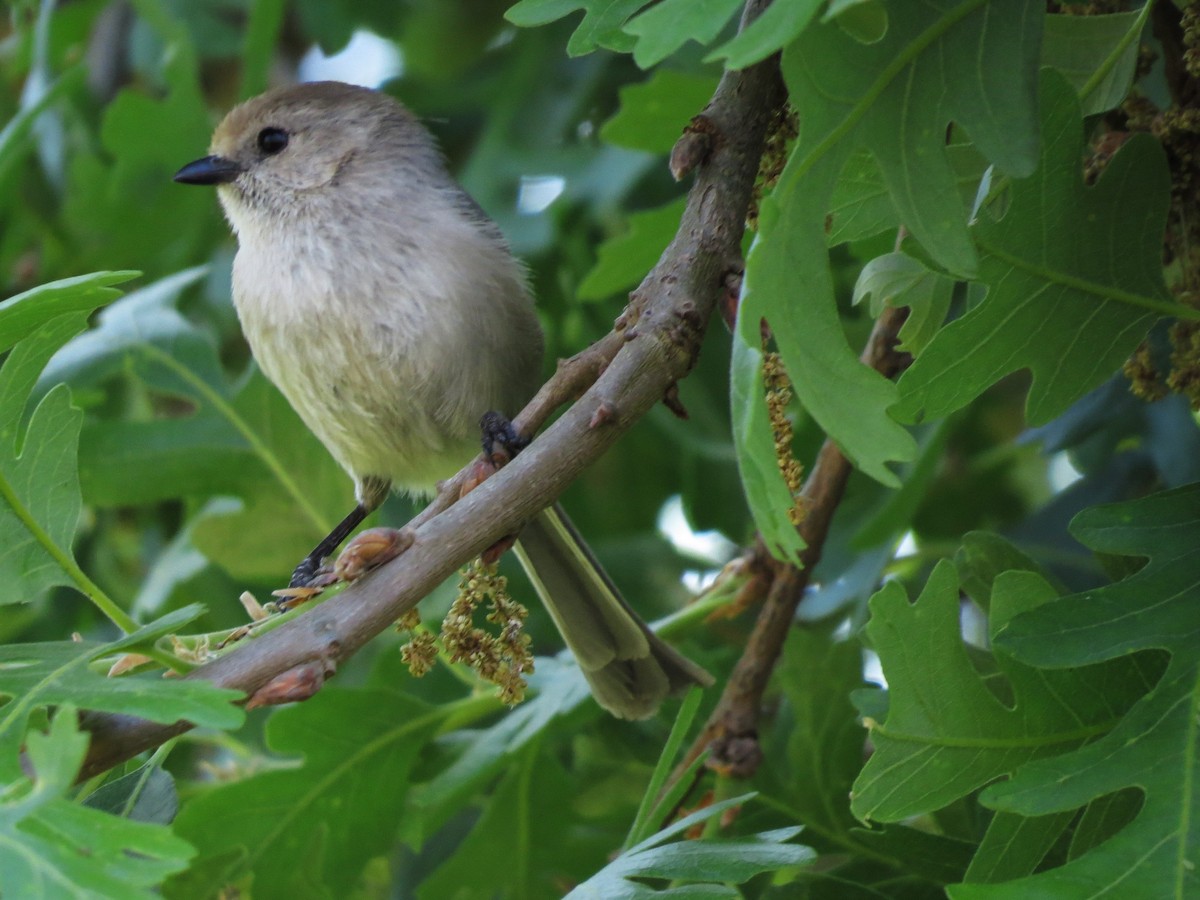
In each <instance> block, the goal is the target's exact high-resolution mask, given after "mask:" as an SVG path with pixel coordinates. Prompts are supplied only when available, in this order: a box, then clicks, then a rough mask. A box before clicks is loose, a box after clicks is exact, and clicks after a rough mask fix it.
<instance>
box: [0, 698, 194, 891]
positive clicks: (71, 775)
mask: <svg viewBox="0 0 1200 900" xmlns="http://www.w3.org/2000/svg"><path fill="white" fill-rule="evenodd" d="M87 743H88V739H87V736H86V734H84V733H82V732H80V731H79V728H78V724H77V722H76V716H75V710H74V707H72V706H70V705H65V706H63V707H61V708H60V709H59V710H58V712H57V714H56V715H55V716H54V719H53V721H52V722H51V724H50V731H49V732H48V733H47V734H41V733H39V732H33V733H31V734H30V735H29V738H28V750H29V762H30V766H31V769H32V777H31V778H30V779H29V780H28V781H27V782H26V783H25V784H23V785H21V787H22V788H24V790H23V792H18V791H13V790H12V788H10V790H9V792H7V793H6V794H5V795H4V797H3V798H0V892H2V893H3V894H4V896H6V897H111V898H125V897H130V898H139V897H146V898H152V897H156V896H158V893H157V892H156V891H154V890H152V888H153V887H154V886H156V885H157V884H159V883H160V882H161V881H162V879H163V878H165V877H166V876H167V875H169V874H171V873H172V872H178V871H180V870H182V869H183V868H185V866H186V865H187V860H188V858H189V857H191V856H192V855H193V851H192V848H191V847H190V846H189V845H188V844H187V843H186V842H185V841H182V840H180V839H179V838H177V837H175V836H174V835H173V834H171V833H170V832H169V831H168V830H167V829H166V828H164V827H162V826H159V825H149V824H146V823H142V822H132V821H129V820H127V819H121V818H117V817H116V816H111V815H108V814H106V813H103V812H100V811H99V810H96V809H89V808H86V807H83V806H79V805H77V804H75V803H72V802H70V801H69V800H67V799H66V798H65V794H66V792H67V791H68V790H69V789H70V787H71V784H72V782H73V781H74V780H75V775H76V773H77V772H78V770H79V765H80V763H82V761H83V757H84V754H85V753H86V752H87ZM22 780H23V781H24V779H22ZM18 793H19V799H12V798H13V797H14V795H18Z"/></svg>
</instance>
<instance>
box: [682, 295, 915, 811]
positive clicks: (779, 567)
mask: <svg viewBox="0 0 1200 900" xmlns="http://www.w3.org/2000/svg"><path fill="white" fill-rule="evenodd" d="M907 315H908V310H907V309H903V308H901V309H896V308H892V307H888V308H887V309H885V310H884V311H883V313H882V314H881V315H880V317H879V318H878V319H877V320H876V321H875V326H874V328H873V329H872V331H871V336H870V338H869V340H868V342H867V346H866V348H865V349H864V350H863V353H862V356H861V357H860V358H861V360H862V362H863V363H864V364H865V365H868V366H870V367H871V368H873V369H875V370H876V371H878V372H880V373H881V374H883V375H884V376H885V377H887V378H892V377H894V376H895V375H896V374H897V373H899V371H900V370H901V369H902V368H903V367H904V366H905V365H906V364H907V362H908V355H907V354H904V353H900V352H898V351H897V350H896V349H895V345H896V335H897V333H898V332H899V330H900V326H901V325H903V324H904V320H905V318H907ZM850 471H851V466H850V462H849V460H847V459H846V457H845V455H843V453H842V452H841V450H839V449H838V447H837V444H835V443H834V442H833V441H832V440H829V439H826V440H825V442H824V444H822V445H821V449H820V451H819V452H818V454H817V459H816V462H815V463H814V464H813V467H812V471H811V473H810V474H809V476H808V478H807V480H806V481H805V483H804V489H803V491H802V496H803V506H804V510H805V518H804V521H803V522H801V523H800V536H801V537H802V538H803V539H804V543H805V545H806V546H805V549H804V552H803V553H802V554H801V555H800V560H801V565H800V566H799V567H797V566H793V565H788V564H785V563H780V562H778V561H775V560H773V559H770V558H769V557H767V552H766V549H765V548H763V547H762V546H761V542H760V545H759V548H758V554H759V557H760V561H762V562H767V561H768V560H769V562H767V564H768V565H769V566H770V567H771V569H772V571H773V576H772V578H771V582H770V587H769V588H768V589H767V595H766V601H765V602H764V604H763V607H762V609H761V610H760V612H759V614H758V618H757V619H756V620H755V623H754V628H753V630H752V631H751V633H750V638H749V640H747V642H746V649H745V650H744V651H743V652H742V655H741V657H740V658H739V659H738V661H737V664H736V665H735V666H734V669H733V672H732V673H731V675H730V676H729V680H728V681H727V682H726V683H725V690H724V691H723V692H722V693H721V699H720V700H718V701H717V705H716V707H715V708H714V709H713V711H712V713H711V715H709V717H708V721H707V722H705V724H704V728H703V729H701V731H700V734H699V735H697V737H696V739H695V741H694V742H693V743H692V746H691V747H690V748H689V749H688V752H687V753H686V754H685V755H684V757H683V759H682V760H681V761H680V763H679V764H678V765H677V766H676V768H675V770H674V772H672V774H671V778H670V779H669V781H668V784H673V783H675V782H676V781H678V779H680V778H683V777H685V776H686V774H687V770H688V768H689V767H690V765H691V764H692V763H693V762H694V761H695V760H696V759H697V758H698V757H699V756H700V754H702V753H703V752H704V751H705V750H709V751H710V755H709V758H708V760H707V762H706V765H707V766H708V767H709V768H710V769H715V770H717V771H718V772H721V773H722V774H724V775H728V776H730V777H734V778H749V777H750V776H751V775H753V774H754V772H755V770H756V769H757V768H758V765H759V763H760V762H762V750H761V749H760V747H759V742H758V722H759V719H760V716H761V710H762V700H763V695H764V693H765V692H766V689H767V684H768V682H769V681H770V678H771V673H772V672H773V671H774V670H775V665H776V664H777V663H778V662H779V657H780V654H782V652H783V645H784V642H785V641H786V640H787V636H788V634H789V632H790V630H791V627H792V623H793V621H794V618H795V615H796V607H797V606H798V605H799V603H800V600H801V598H802V597H803V596H804V590H805V588H807V587H808V583H809V579H810V578H811V575H812V571H813V568H814V567H815V566H816V564H817V562H818V561H819V560H820V558H821V552H822V550H823V549H824V547H825V539H826V538H827V537H828V535H829V526H830V523H831V522H832V521H833V514H834V512H835V511H836V510H837V507H838V504H840V503H841V500H842V495H843V493H844V492H845V489H846V481H847V480H848V479H849V477H850ZM695 777H696V778H699V774H697V775H696V776H695ZM664 790H665V789H664Z"/></svg>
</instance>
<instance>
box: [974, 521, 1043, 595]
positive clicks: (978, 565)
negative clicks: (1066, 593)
mask: <svg viewBox="0 0 1200 900" xmlns="http://www.w3.org/2000/svg"><path fill="white" fill-rule="evenodd" d="M954 565H955V568H957V569H958V578H959V581H960V582H961V584H962V586H963V590H965V591H966V592H967V594H969V595H970V596H971V598H972V599H973V600H974V601H975V602H976V603H978V604H979V605H980V607H982V608H983V609H985V610H986V609H988V608H989V607H990V606H991V602H992V588H993V587H994V586H995V583H996V579H997V578H998V577H1000V575H1001V574H1002V573H1004V572H1008V571H1010V570H1018V571H1021V572H1036V573H1037V574H1038V575H1041V576H1042V577H1043V578H1045V579H1046V580H1047V581H1048V582H1050V583H1051V584H1053V583H1054V582H1053V579H1052V578H1051V576H1050V575H1049V574H1048V573H1047V572H1046V571H1045V570H1044V569H1042V567H1041V566H1039V565H1038V564H1037V563H1036V562H1034V561H1033V559H1032V558H1031V557H1030V556H1028V555H1027V554H1026V553H1024V552H1023V551H1022V550H1020V549H1019V548H1018V547H1015V546H1014V545H1013V544H1011V543H1009V541H1008V540H1006V539H1005V538H1003V537H1001V536H1000V535H998V534H991V533H990V532H986V531H969V532H967V533H966V534H965V535H963V539H962V545H961V546H960V547H959V548H958V550H957V552H955V554H954Z"/></svg>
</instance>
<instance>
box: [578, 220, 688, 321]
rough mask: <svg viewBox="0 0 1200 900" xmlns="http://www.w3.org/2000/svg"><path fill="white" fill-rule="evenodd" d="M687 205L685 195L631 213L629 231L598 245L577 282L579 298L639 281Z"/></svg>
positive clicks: (593, 296)
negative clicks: (588, 267) (592, 262)
mask: <svg viewBox="0 0 1200 900" xmlns="http://www.w3.org/2000/svg"><path fill="white" fill-rule="evenodd" d="M686 205H687V200H686V198H681V199H679V200H676V201H675V202H673V203H668V204H667V205H666V206H661V207H659V208H658V209H652V210H647V211H645V212H636V213H633V214H631V215H630V216H629V230H628V231H626V232H624V233H623V234H619V235H617V236H616V237H611V238H609V239H608V240H607V241H605V242H604V243H603V244H601V245H600V249H599V250H598V251H597V252H596V255H597V257H598V258H597V260H596V265H595V266H593V267H592V270H591V271H590V272H588V274H587V277H586V278H584V279H583V281H582V282H581V283H580V285H579V296H580V298H581V299H584V300H601V299H604V298H605V297H611V296H612V295H613V294H616V293H618V292H619V291H623V290H629V289H630V288H633V287H636V286H637V285H638V284H640V283H641V280H642V279H643V278H645V277H646V273H647V272H649V271H650V270H651V269H652V268H654V265H655V263H657V262H658V258H659V256H661V255H662V252H663V250H665V249H666V247H667V245H668V244H669V243H671V239H672V238H673V237H674V236H675V231H676V229H677V228H679V219H680V217H681V216H682V215H683V209H684V207H685V206H686Z"/></svg>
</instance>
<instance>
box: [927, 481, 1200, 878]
mask: <svg viewBox="0 0 1200 900" xmlns="http://www.w3.org/2000/svg"><path fill="white" fill-rule="evenodd" d="M1071 531H1072V532H1073V533H1074V534H1075V536H1076V537H1077V538H1078V539H1079V540H1080V541H1082V542H1083V543H1084V544H1086V545H1087V546H1088V547H1090V548H1092V549H1093V550H1095V551H1098V552H1103V553H1112V554H1120V555H1125V556H1132V557H1148V558H1149V562H1148V563H1147V564H1146V565H1145V566H1144V567H1143V568H1142V569H1140V570H1139V571H1138V572H1137V573H1136V574H1134V575H1131V576H1130V577H1128V578H1126V579H1124V580H1123V581H1120V582H1118V583H1116V584H1113V585H1110V586H1108V587H1105V588H1102V589H1100V590H1093V591H1086V592H1084V593H1082V594H1074V595H1072V596H1069V597H1064V598H1063V599H1061V600H1059V601H1057V602H1055V603H1051V604H1048V605H1046V606H1044V607H1041V608H1039V609H1036V610H1034V611H1032V612H1029V613H1026V614H1025V615H1023V616H1020V617H1018V618H1016V619H1014V620H1013V621H1012V622H1011V623H1010V624H1009V625H1008V627H1007V628H1006V629H1005V630H1004V632H1003V633H1002V634H1001V635H999V636H998V638H997V652H999V651H1000V649H1003V651H1004V652H1006V653H1011V654H1013V656H1014V657H1016V658H1018V659H1020V660H1022V661H1023V662H1026V663H1029V664H1032V665H1038V666H1045V667H1053V668H1046V669H1043V670H1042V671H1043V672H1044V674H1045V676H1046V677H1051V676H1055V675H1057V674H1058V672H1059V667H1063V666H1083V665H1088V664H1095V663H1097V662H1100V661H1103V660H1111V661H1113V662H1116V661H1119V660H1122V659H1127V658H1128V656H1129V654H1131V653H1135V652H1136V651H1139V650H1148V649H1162V650H1166V651H1167V652H1169V653H1170V662H1169V663H1168V665H1167V668H1166V671H1165V673H1163V675H1162V678H1161V680H1159V681H1158V683H1157V684H1156V685H1154V686H1153V689H1152V690H1150V692H1149V693H1147V694H1146V695H1145V696H1144V697H1143V698H1142V699H1141V700H1139V701H1138V703H1137V704H1136V705H1135V706H1134V707H1133V708H1132V709H1130V710H1129V711H1128V713H1127V714H1126V715H1125V716H1124V718H1123V719H1122V720H1121V721H1120V723H1119V724H1118V725H1117V726H1116V727H1115V728H1114V729H1112V731H1111V732H1110V733H1109V734H1107V735H1105V736H1104V737H1102V738H1100V739H1099V740H1097V741H1095V742H1093V743H1090V744H1088V745H1087V746H1085V747H1081V748H1080V749H1078V750H1076V751H1074V752H1073V753H1070V754H1068V755H1065V756H1061V757H1058V758H1056V759H1052V760H1046V761H1045V762H1042V763H1036V764H1031V765H1030V766H1028V767H1026V768H1025V769H1023V770H1022V771H1020V772H1018V773H1017V775H1016V776H1015V777H1014V778H1013V779H1012V780H1011V781H1009V782H1007V783H1004V784H999V785H995V786H993V787H991V788H989V789H988V790H987V791H985V792H984V794H983V795H982V798H981V799H982V800H983V802H984V803H986V804H987V805H988V806H991V807H993V808H995V809H999V810H1002V811H1006V812H1011V813H1017V814H1020V815H1023V816H1045V815H1051V814H1053V813H1058V812H1065V811H1067V810H1071V809H1074V808H1076V807H1078V806H1081V805H1083V804H1085V803H1088V802H1089V801H1092V800H1094V799H1096V798H1099V797H1103V796H1106V795H1109V794H1112V793H1114V792H1117V791H1122V790H1124V789H1134V790H1136V791H1137V792H1140V793H1141V794H1143V795H1144V802H1143V805H1142V808H1141V810H1140V812H1138V813H1137V815H1136V817H1134V818H1133V820H1132V821H1131V822H1129V824H1128V825H1126V827H1124V828H1123V829H1121V830H1120V831H1119V832H1117V833H1116V834H1115V835H1113V836H1111V837H1109V838H1108V839H1107V840H1105V841H1104V842H1103V844H1101V845H1100V846H1096V847H1094V849H1091V850H1090V851H1089V852H1086V853H1084V854H1083V855H1082V856H1078V857H1077V858H1075V859H1073V860H1072V861H1071V862H1069V863H1067V864H1066V865H1065V866H1062V867H1060V868H1057V869H1053V870H1050V871H1047V872H1044V873H1040V874H1037V875H1033V876H1030V877H1028V878H1024V879H1021V880H1018V881H1013V882H1009V883H1007V884H1005V885H997V886H994V887H991V886H988V887H985V886H977V885H971V886H962V887H955V888H952V889H951V895H952V896H954V897H956V898H972V900H974V898H1008V897H1018V896H1023V897H1028V896H1032V895H1036V894H1037V893H1038V892H1039V891H1047V890H1051V889H1053V890H1054V891H1055V893H1054V896H1056V897H1062V898H1076V897H1079V898H1082V897H1095V896H1098V895H1099V894H1101V893H1105V892H1108V893H1112V892H1114V891H1115V892H1117V893H1115V894H1114V896H1116V895H1118V894H1119V895H1120V896H1129V897H1187V896H1192V895H1194V894H1196V893H1197V891H1200V881H1198V877H1197V870H1196V866H1197V863H1198V862H1200V846H1198V844H1197V837H1196V834H1195V829H1194V828H1192V827H1191V826H1190V825H1189V824H1188V823H1189V822H1194V821H1196V820H1197V819H1196V817H1197V815H1198V814H1200V791H1197V788H1196V785H1195V783H1194V779H1193V777H1192V774H1193V771H1194V769H1195V767H1196V746H1197V736H1198V733H1200V722H1198V720H1197V717H1196V708H1197V697H1200V645H1197V643H1196V635H1197V633H1200V552H1198V548H1200V485H1195V484H1193V485H1188V486H1187V487H1183V488H1178V489H1176V490H1173V491H1167V492H1164V493H1161V494H1155V495H1153V496H1150V497H1146V498H1143V499H1141V500H1135V501H1132V502H1129V503H1118V504H1112V505H1110V506H1100V507H1096V508H1094V509H1089V510H1085V511H1084V512H1082V513H1080V514H1079V515H1078V516H1077V517H1076V518H1075V520H1074V521H1073V522H1072V523H1071ZM1113 662H1109V663H1105V664H1106V665H1112V664H1113ZM1052 886H1053V887H1052Z"/></svg>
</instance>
